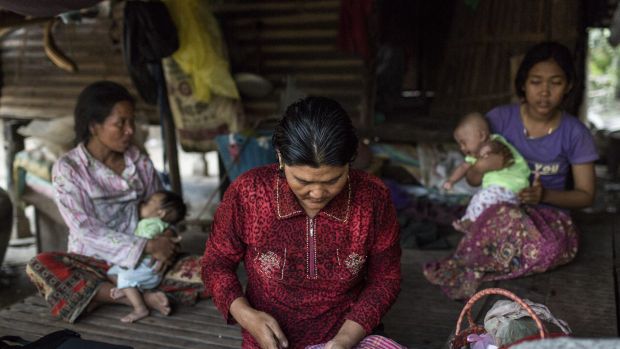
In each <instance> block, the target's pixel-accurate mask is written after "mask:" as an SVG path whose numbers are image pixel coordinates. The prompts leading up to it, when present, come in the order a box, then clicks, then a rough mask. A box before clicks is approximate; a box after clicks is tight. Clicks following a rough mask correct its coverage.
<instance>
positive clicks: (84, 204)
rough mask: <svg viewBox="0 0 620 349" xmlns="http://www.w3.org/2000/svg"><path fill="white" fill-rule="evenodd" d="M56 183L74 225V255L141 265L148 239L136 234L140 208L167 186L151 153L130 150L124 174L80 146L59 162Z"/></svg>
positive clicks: (71, 231) (59, 198) (62, 210)
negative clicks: (156, 169)
mask: <svg viewBox="0 0 620 349" xmlns="http://www.w3.org/2000/svg"><path fill="white" fill-rule="evenodd" d="M52 183H53V184H54V188H55V190H56V204H57V205H58V209H59V210H60V213H61V215H62V217H63V218H64V220H65V222H66V223H67V225H68V226H69V246H68V251H69V252H73V253H77V254H81V255H85V256H90V257H95V258H100V259H103V260H105V261H106V262H108V263H110V264H116V265H120V266H123V267H134V266H135V265H136V264H137V262H138V260H139V259H140V256H141V255H142V251H143V249H144V247H145V245H146V241H147V240H146V239H144V238H140V237H136V236H134V230H135V228H136V226H137V224H138V218H139V217H138V216H139V212H138V211H139V210H138V206H139V204H140V202H141V201H142V200H144V199H145V198H146V197H148V196H149V195H151V194H152V193H153V192H155V191H157V190H159V189H161V187H162V186H161V182H160V181H159V178H158V177H157V173H156V172H155V169H154V167H153V164H152V163H151V161H150V160H149V158H148V157H147V156H146V155H144V154H142V153H141V152H140V151H139V150H138V148H136V147H134V146H131V147H130V148H129V149H127V151H125V170H124V171H123V173H122V175H121V176H119V175H117V174H116V173H114V172H113V171H112V170H111V169H110V168H109V167H107V166H105V165H104V164H103V163H101V162H100V161H99V160H97V159H95V158H93V157H92V156H91V155H90V154H89V153H88V150H86V147H84V145H83V144H80V145H78V146H77V147H75V148H74V149H72V150H71V151H69V152H68V153H67V154H65V155H64V156H62V157H61V158H60V159H59V160H58V161H57V162H56V164H55V165H54V168H53V170H52Z"/></svg>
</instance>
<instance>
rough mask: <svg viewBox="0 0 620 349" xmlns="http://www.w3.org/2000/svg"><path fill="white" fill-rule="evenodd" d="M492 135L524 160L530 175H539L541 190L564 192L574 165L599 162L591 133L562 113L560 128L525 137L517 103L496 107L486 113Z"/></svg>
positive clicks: (577, 120) (579, 122)
mask: <svg viewBox="0 0 620 349" xmlns="http://www.w3.org/2000/svg"><path fill="white" fill-rule="evenodd" d="M487 118H488V119H489V122H490V123H491V130H492V133H499V134H501V135H502V136H504V138H506V140H507V141H508V142H510V143H511V144H512V145H513V146H514V147H515V148H516V149H517V150H518V151H519V152H520V153H521V155H523V157H524V158H525V160H526V161H527V163H528V165H529V167H530V170H532V174H534V173H535V172H539V173H540V180H541V183H542V186H543V187H544V188H549V189H556V190H565V189H567V188H566V178H567V176H568V174H569V172H570V171H571V165H573V164H585V163H589V162H593V161H595V160H596V159H598V153H597V151H596V146H595V144H594V139H593V138H592V135H590V131H589V130H588V129H587V128H586V126H585V125H584V124H583V123H581V121H579V119H577V118H576V117H574V116H572V115H570V114H567V113H562V119H561V120H560V126H558V128H557V129H555V130H554V131H553V132H551V134H549V135H546V136H543V137H539V138H534V139H531V138H528V137H527V136H526V135H525V133H524V132H523V130H524V129H525V127H524V126H523V121H522V120H521V115H520V108H519V104H509V105H504V106H501V107H497V108H495V109H493V110H491V111H490V112H488V113H487Z"/></svg>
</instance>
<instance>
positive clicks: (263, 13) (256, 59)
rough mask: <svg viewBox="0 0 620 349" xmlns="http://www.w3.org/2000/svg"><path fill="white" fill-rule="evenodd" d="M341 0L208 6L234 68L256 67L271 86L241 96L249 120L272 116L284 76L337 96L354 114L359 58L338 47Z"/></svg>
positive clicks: (360, 84) (358, 90)
mask: <svg viewBox="0 0 620 349" xmlns="http://www.w3.org/2000/svg"><path fill="white" fill-rule="evenodd" d="M339 9H340V1H338V0H320V1H316V0H297V1H287V0H280V1H278V0H269V1H264V0H247V1H243V2H234V1H225V2H224V1H222V2H219V3H218V4H215V5H214V6H213V11H214V13H215V14H216V16H217V17H218V19H219V21H220V25H221V28H222V33H223V35H224V37H225V38H226V41H227V43H228V48H229V54H230V61H231V67H232V69H233V71H234V72H251V73H259V74H261V75H263V76H264V77H266V78H267V79H268V80H269V81H270V82H272V83H273V85H274V86H275V90H274V91H273V93H271V94H270V95H269V96H267V97H265V98H258V99H251V98H245V99H244V101H243V102H244V103H243V104H244V107H245V111H246V114H247V116H248V118H249V119H250V120H252V119H257V118H263V117H269V116H273V115H274V113H277V111H278V108H279V104H280V92H281V91H282V90H283V89H284V87H285V80H286V77H287V76H292V77H293V78H295V80H296V82H297V87H298V88H300V89H302V90H303V91H304V92H306V93H307V94H309V95H322V96H327V97H331V98H334V99H336V100H338V101H339V102H340V103H341V104H342V105H343V107H344V108H345V109H346V110H347V111H348V112H349V114H350V115H351V116H352V117H353V119H354V120H355V119H356V118H357V116H358V115H359V113H360V108H361V107H360V105H361V102H362V92H363V81H362V80H363V63H362V60H361V59H360V58H358V57H356V56H353V55H350V54H346V53H343V52H341V51H340V50H339V49H338V47H337V38H338V23H339Z"/></svg>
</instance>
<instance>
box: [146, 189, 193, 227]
mask: <svg viewBox="0 0 620 349" xmlns="http://www.w3.org/2000/svg"><path fill="white" fill-rule="evenodd" d="M157 194H160V195H161V196H162V199H161V206H160V207H159V208H160V209H162V210H164V211H166V214H165V217H168V212H174V213H175V215H174V217H173V218H172V219H169V218H168V219H166V222H168V223H170V224H176V223H178V222H180V221H182V220H183V219H184V218H185V215H186V214H187V205H185V202H183V197H182V196H181V195H179V194H177V193H175V192H173V191H169V190H160V191H157V192H155V193H154V194H153V195H157Z"/></svg>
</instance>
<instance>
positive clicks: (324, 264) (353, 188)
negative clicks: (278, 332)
mask: <svg viewBox="0 0 620 349" xmlns="http://www.w3.org/2000/svg"><path fill="white" fill-rule="evenodd" d="M398 232H399V227H398V222H397V220H396V211H395V209H394V206H393V205H392V203H391V200H390V196H389V192H388V190H387V188H386V187H385V186H384V185H383V183H381V181H380V180H379V179H377V178H375V177H373V176H371V175H368V174H366V173H365V172H362V171H358V170H351V171H350V173H349V181H348V183H347V184H346V185H345V186H344V188H343V190H342V191H341V192H340V193H339V194H338V195H337V196H336V197H334V198H333V199H332V201H331V202H330V203H328V205H327V206H326V207H325V208H323V210H321V211H320V212H319V213H318V214H317V215H316V216H315V217H314V218H312V219H311V218H309V217H308V216H307V215H306V213H305V211H304V210H303V209H302V208H301V206H300V205H299V203H298V201H297V199H296V197H295V195H294V194H293V192H292V191H291V189H290V188H289V186H288V183H287V182H286V179H285V178H284V176H283V175H282V174H280V172H279V171H278V170H277V167H276V166H275V165H270V166H265V167H261V168H258V169H254V170H251V171H248V172H246V173H245V174H244V175H242V176H241V177H239V178H238V179H237V181H235V182H234V183H233V184H232V186H231V187H230V188H229V189H228V191H227V192H226V194H225V196H224V200H223V201H222V203H221V204H220V206H219V208H218V210H217V212H216V214H215V219H214V222H213V231H212V234H211V237H210V239H209V241H208V242H207V247H206V250H205V255H204V257H203V262H202V263H203V280H204V282H205V286H206V287H207V289H208V290H210V292H211V294H212V295H213V301H214V302H215V305H216V306H217V307H218V309H219V310H220V312H222V313H223V314H224V316H225V318H226V319H227V321H228V322H230V323H232V322H234V319H233V318H232V316H231V315H230V313H229V309H230V304H231V303H232V302H233V301H234V300H235V299H237V298H238V297H241V296H243V292H242V288H241V285H240V283H239V281H238V279H237V276H236V273H235V270H236V267H237V265H238V263H239V262H240V261H241V260H243V262H244V265H245V268H246V270H247V275H248V284H247V288H246V294H245V295H246V297H247V298H248V301H249V302H250V304H251V305H252V306H253V307H254V308H256V309H258V310H261V311H264V312H266V313H268V314H270V315H272V316H273V317H274V318H275V319H276V320H277V321H278V323H279V324H280V326H281V328H282V330H283V331H284V333H285V335H286V336H287V339H288V340H289V343H290V345H289V348H304V347H305V346H307V345H312V344H317V343H323V342H326V341H328V340H330V339H331V338H332V337H333V336H335V335H336V333H337V332H338V330H339V329H340V327H341V326H342V324H343V323H344V321H345V319H350V320H353V321H355V322H357V323H359V324H360V325H362V327H364V329H365V330H366V332H368V333H370V332H371V331H372V329H373V328H374V327H375V326H376V325H378V324H379V321H380V319H381V317H382V316H383V315H384V314H385V313H386V312H387V310H388V309H389V308H390V306H391V305H392V304H393V303H394V301H395V300H396V296H397V295H398V292H399V291H400V280H401V277H400V253H401V251H400V245H399V237H398ZM243 339H244V341H243V348H258V344H257V343H256V341H255V340H254V339H253V338H252V336H251V335H249V334H248V333H247V332H245V331H244V332H243Z"/></svg>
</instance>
